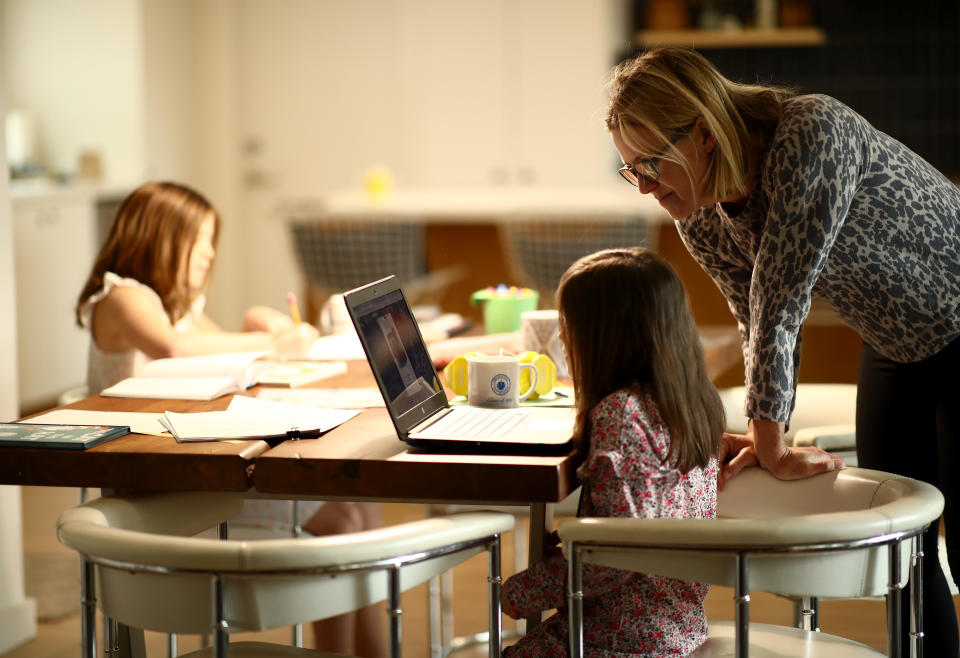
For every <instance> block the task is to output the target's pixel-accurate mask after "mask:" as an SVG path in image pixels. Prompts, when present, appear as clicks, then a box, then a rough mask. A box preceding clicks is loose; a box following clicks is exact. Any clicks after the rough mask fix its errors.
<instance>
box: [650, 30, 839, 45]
mask: <svg viewBox="0 0 960 658" xmlns="http://www.w3.org/2000/svg"><path fill="white" fill-rule="evenodd" d="M634 41H636V43H637V45H638V46H641V47H644V48H649V47H652V46H688V47H691V48H701V49H702V48H788V47H797V46H800V47H815V46H822V45H823V44H825V43H826V42H827V35H826V33H824V31H823V30H821V29H820V28H816V27H791V28H781V29H760V28H743V29H734V30H641V31H639V32H637V33H636V34H635V35H634Z"/></svg>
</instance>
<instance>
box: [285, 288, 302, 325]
mask: <svg viewBox="0 0 960 658" xmlns="http://www.w3.org/2000/svg"><path fill="white" fill-rule="evenodd" d="M287 303H288V304H290V317H292V318H293V323H294V324H300V309H299V308H297V296H296V295H294V294H293V293H292V292H288V293H287Z"/></svg>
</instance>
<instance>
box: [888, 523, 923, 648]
mask: <svg viewBox="0 0 960 658" xmlns="http://www.w3.org/2000/svg"><path fill="white" fill-rule="evenodd" d="M887 551H889V555H888V559H889V570H888V572H887V655H888V656H890V658H901V655H902V652H901V651H900V633H901V632H902V631H903V629H902V628H901V624H900V608H901V606H902V605H903V603H902V594H903V583H901V582H900V541H899V540H898V541H896V542H894V543H893V544H890V545H889V546H888V547H887ZM914 595H916V592H914Z"/></svg>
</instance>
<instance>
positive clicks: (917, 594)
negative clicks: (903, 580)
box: [910, 532, 925, 658]
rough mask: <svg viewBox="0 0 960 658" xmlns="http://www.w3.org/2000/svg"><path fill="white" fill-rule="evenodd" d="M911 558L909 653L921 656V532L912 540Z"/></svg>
mask: <svg viewBox="0 0 960 658" xmlns="http://www.w3.org/2000/svg"><path fill="white" fill-rule="evenodd" d="M912 546H913V556H912V557H913V559H912V560H911V561H910V581H911V582H912V583H913V585H912V586H911V588H910V604H911V605H910V613H911V614H910V640H911V642H910V655H911V656H913V658H923V560H924V557H925V556H924V551H923V533H922V532H921V533H920V534H918V535H915V536H914V537H913V540H912Z"/></svg>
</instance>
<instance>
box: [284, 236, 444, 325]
mask: <svg viewBox="0 0 960 658" xmlns="http://www.w3.org/2000/svg"><path fill="white" fill-rule="evenodd" d="M289 226H290V236H291V239H292V241H293V250H294V253H295V254H296V258H297V263H298V264H299V265H300V271H301V272H302V273H303V275H304V278H305V279H306V283H307V290H306V293H307V304H306V306H307V318H306V319H307V321H308V322H311V323H313V324H316V322H317V316H318V314H319V311H320V308H321V306H323V303H324V301H326V300H327V298H328V297H330V296H331V295H333V294H336V293H340V292H343V291H345V290H350V289H352V288H356V287H357V286H362V285H363V284H365V283H369V282H370V281H375V280H377V279H382V278H383V277H386V276H389V275H391V274H395V275H396V276H397V279H398V280H399V281H400V284H401V285H402V286H403V290H404V293H405V294H406V295H407V297H408V299H410V301H411V302H413V303H425V302H428V301H430V300H431V299H439V298H440V296H441V295H442V293H443V291H444V290H445V289H446V288H447V286H449V285H450V284H451V283H453V282H454V281H456V280H458V279H459V278H462V276H463V268H460V267H447V268H441V269H438V270H435V271H430V270H429V268H428V266H427V256H426V246H425V245H426V229H425V226H424V224H422V223H420V222H364V221H329V220H316V219H293V220H291V221H290V223H289Z"/></svg>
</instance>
